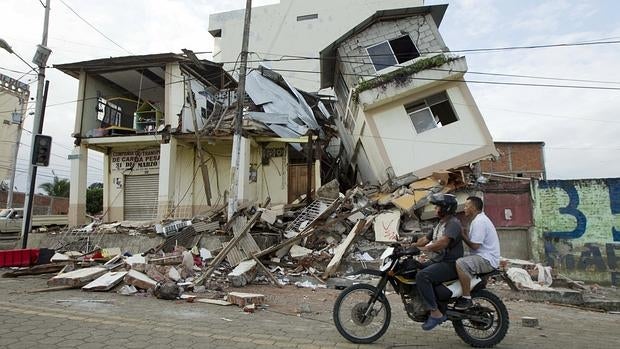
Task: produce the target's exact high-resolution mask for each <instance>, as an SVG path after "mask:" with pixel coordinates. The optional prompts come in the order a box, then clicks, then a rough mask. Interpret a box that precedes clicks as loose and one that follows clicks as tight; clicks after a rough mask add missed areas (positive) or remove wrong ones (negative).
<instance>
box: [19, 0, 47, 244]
mask: <svg viewBox="0 0 620 349" xmlns="http://www.w3.org/2000/svg"><path fill="white" fill-rule="evenodd" d="M50 1H51V0H46V1H45V16H44V18H43V36H42V38H41V45H39V48H40V49H43V48H46V47H47V30H48V27H49V21H50ZM39 53H40V52H39V49H37V54H35V60H36V61H37V62H35V63H37V66H38V73H39V74H38V84H37V102H36V108H35V112H34V120H33V124H32V142H31V146H32V149H31V150H32V151H31V157H30V158H31V159H32V152H33V151H34V143H35V141H36V139H35V136H36V135H37V134H40V133H41V131H42V129H43V114H44V111H45V106H44V103H45V102H44V99H46V98H47V87H48V86H49V84H46V83H45V65H46V62H47V57H44V58H43V57H41V56H40V55H39ZM49 53H50V51H48V56H49ZM37 58H38V59H37ZM43 85H45V93H44V92H43V89H44V86H43ZM44 94H45V96H44ZM36 181H37V167H36V166H34V165H33V164H32V161H31V162H30V165H29V166H28V184H29V185H30V190H29V191H28V193H29V194H28V195H27V196H26V205H25V207H24V215H25V217H24V223H23V224H22V248H26V246H28V233H29V232H30V228H31V219H32V203H33V201H34V187H35V184H36Z"/></svg>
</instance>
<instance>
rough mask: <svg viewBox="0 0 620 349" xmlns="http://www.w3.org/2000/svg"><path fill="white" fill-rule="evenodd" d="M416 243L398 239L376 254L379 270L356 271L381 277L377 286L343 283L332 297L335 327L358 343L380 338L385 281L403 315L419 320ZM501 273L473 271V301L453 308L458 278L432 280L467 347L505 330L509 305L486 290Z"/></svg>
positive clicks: (385, 312)
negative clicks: (411, 244)
mask: <svg viewBox="0 0 620 349" xmlns="http://www.w3.org/2000/svg"><path fill="white" fill-rule="evenodd" d="M419 254H420V250H418V249H417V248H416V247H411V248H403V247H402V246H401V245H399V244H393V245H392V246H391V247H388V248H387V249H386V250H385V252H384V253H383V255H382V256H381V259H382V264H381V266H380V268H379V270H374V269H363V270H360V271H358V272H356V273H353V274H351V275H355V274H370V275H374V276H378V277H380V280H379V282H378V284H377V286H373V285H370V284H365V283H359V284H355V285H352V286H349V287H348V288H346V289H344V290H343V291H342V293H340V295H339V296H338V298H337V299H336V303H335V304H334V309H333V319H334V323H335V325H336V328H337V329H338V332H340V334H341V335H342V336H343V337H344V338H346V339H347V340H349V341H350V342H353V343H357V344H368V343H372V342H374V341H376V340H377V339H379V338H381V336H383V334H385V332H386V331H387V329H388V327H389V325H390V319H391V307H390V303H389V302H388V299H387V297H386V294H385V288H386V286H387V284H388V283H390V285H392V287H393V289H394V291H395V292H396V293H397V294H399V295H400V297H401V300H402V302H403V304H404V307H405V311H406V312H407V316H408V317H409V318H410V319H412V320H413V321H416V322H424V321H426V319H427V318H428V316H429V312H428V311H427V310H425V309H424V306H423V305H422V300H421V299H420V296H419V294H418V290H417V287H416V280H415V277H416V273H417V271H418V270H419V269H420V266H421V265H420V263H419V262H418V261H417V260H416V259H415V257H414V256H417V255H419ZM497 276H499V277H503V275H502V274H501V273H500V271H498V270H495V271H493V272H491V273H486V274H481V275H477V276H475V277H474V278H472V280H471V287H472V289H471V297H472V301H473V306H472V307H470V308H469V309H467V310H456V309H454V302H455V301H456V299H457V298H459V297H460V296H461V294H462V289H461V285H460V282H459V281H458V280H453V281H449V282H446V283H442V284H439V285H436V286H435V295H436V297H437V304H438V306H439V310H441V312H442V313H444V314H446V315H447V316H448V320H449V321H451V322H452V326H453V327H454V330H455V332H456V334H457V335H458V336H459V337H460V338H461V339H462V340H463V341H464V342H465V343H467V344H469V345H471V346H472V347H481V348H488V347H493V346H495V345H497V344H498V343H500V342H501V341H502V339H504V337H505V336H506V332H507V331H508V324H509V318H508V310H507V309H506V305H504V303H503V302H502V300H501V299H500V298H499V297H498V296H496V295H495V294H493V293H492V292H490V291H488V290H486V289H485V288H486V284H487V280H488V279H489V278H490V277H497Z"/></svg>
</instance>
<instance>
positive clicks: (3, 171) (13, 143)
mask: <svg viewBox="0 0 620 349" xmlns="http://www.w3.org/2000/svg"><path fill="white" fill-rule="evenodd" d="M24 102H25V103H23V104H22V103H21V102H20V98H19V97H17V96H15V95H13V94H11V93H9V92H7V91H5V90H4V89H2V90H0V181H2V180H6V181H7V183H8V181H9V180H10V176H11V168H13V166H15V164H14V163H13V160H14V157H15V150H16V147H17V141H18V139H17V137H18V131H19V129H18V125H17V124H13V123H12V121H11V119H12V114H13V112H18V113H21V114H22V116H23V117H25V115H24V113H25V112H26V107H27V104H28V95H26V97H25V101H24Z"/></svg>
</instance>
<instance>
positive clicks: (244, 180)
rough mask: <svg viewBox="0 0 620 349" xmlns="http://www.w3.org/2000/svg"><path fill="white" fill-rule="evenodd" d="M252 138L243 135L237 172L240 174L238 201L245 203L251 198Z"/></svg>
mask: <svg viewBox="0 0 620 349" xmlns="http://www.w3.org/2000/svg"><path fill="white" fill-rule="evenodd" d="M250 143H251V142H250V140H249V139H248V138H245V137H241V152H240V153H239V169H238V170H237V174H238V176H239V188H237V201H238V202H239V203H243V202H245V201H246V200H249V195H250V193H249V189H250V159H251V153H250V152H251V148H250Z"/></svg>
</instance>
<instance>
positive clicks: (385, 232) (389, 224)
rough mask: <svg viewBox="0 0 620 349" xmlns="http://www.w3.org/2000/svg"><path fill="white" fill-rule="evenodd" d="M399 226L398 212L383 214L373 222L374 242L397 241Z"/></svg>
mask: <svg viewBox="0 0 620 349" xmlns="http://www.w3.org/2000/svg"><path fill="white" fill-rule="evenodd" d="M399 226H400V212H399V211H397V210H393V211H389V212H384V213H381V214H379V215H377V217H375V221H374V229H375V241H378V242H393V241H398V227H399Z"/></svg>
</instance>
